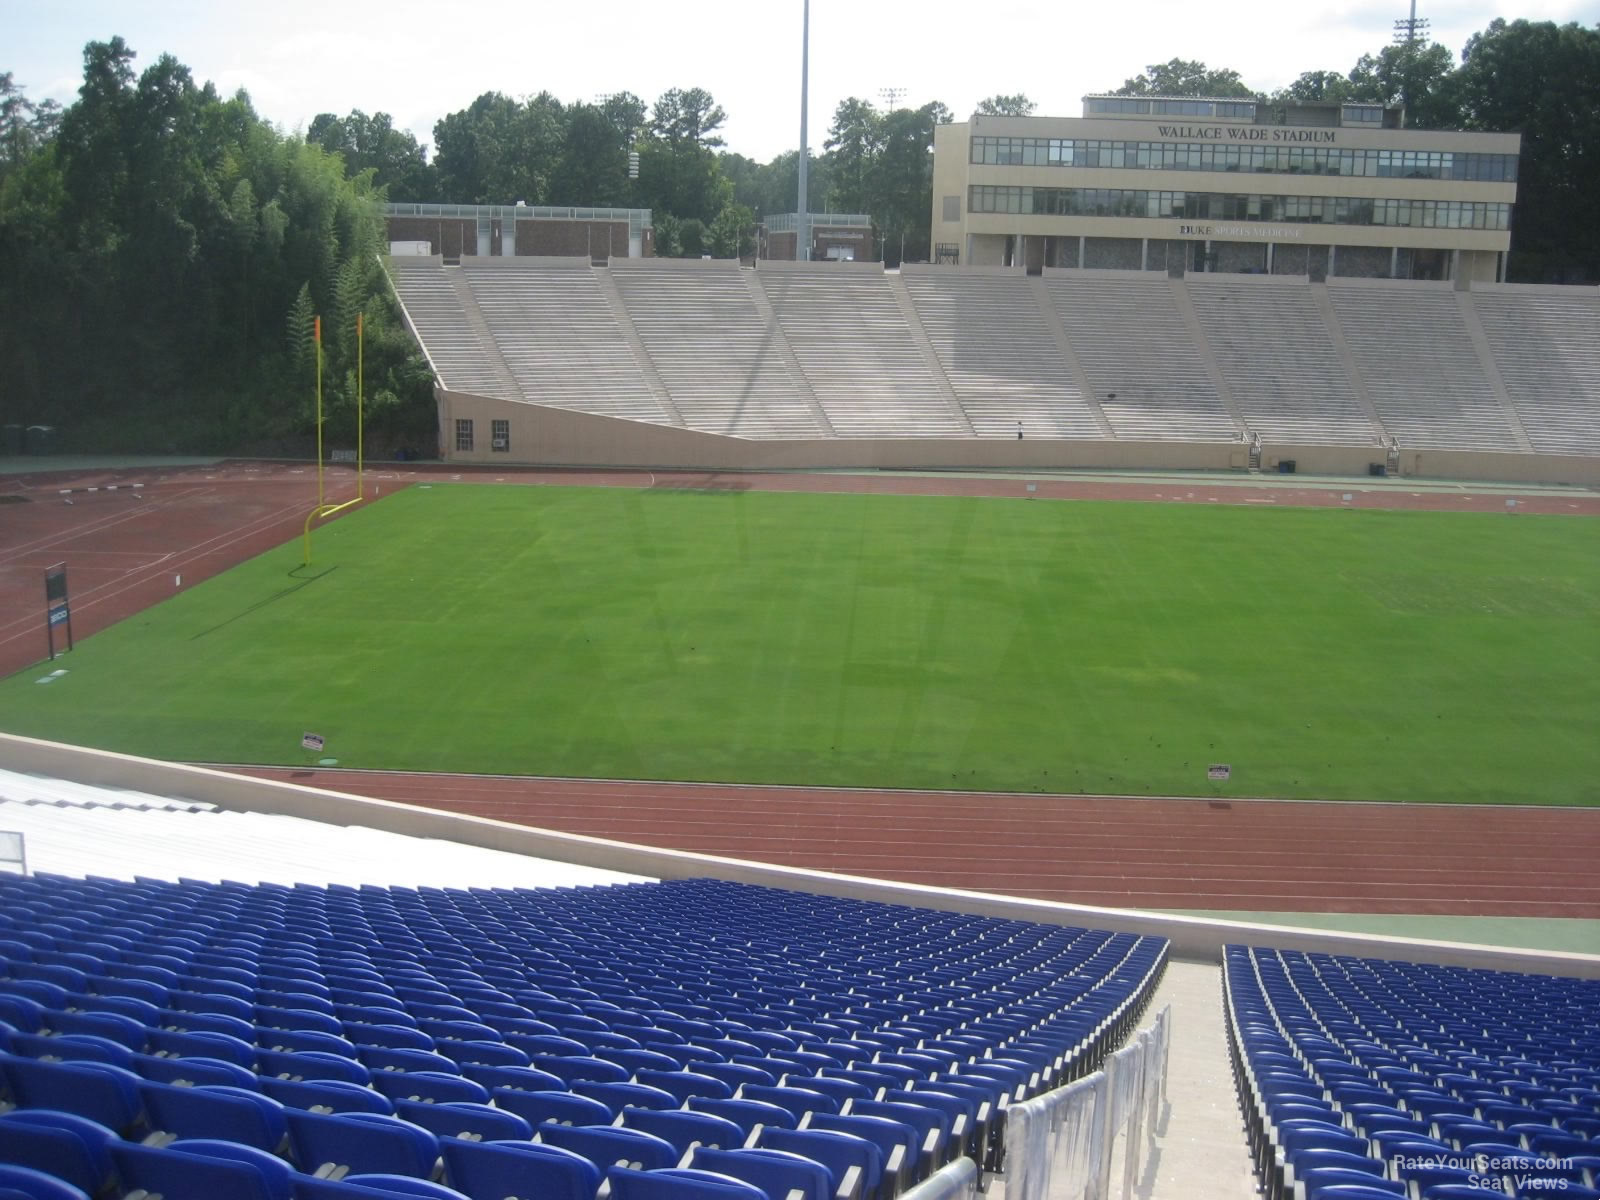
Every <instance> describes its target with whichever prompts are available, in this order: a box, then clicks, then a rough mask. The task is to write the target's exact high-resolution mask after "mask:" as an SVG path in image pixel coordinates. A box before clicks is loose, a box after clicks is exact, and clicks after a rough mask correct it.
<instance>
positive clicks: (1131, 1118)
mask: <svg viewBox="0 0 1600 1200" xmlns="http://www.w3.org/2000/svg"><path fill="white" fill-rule="evenodd" d="M1171 1029H1172V1009H1171V1006H1170V1005H1169V1006H1168V1007H1166V1008H1163V1009H1162V1010H1161V1012H1160V1013H1158V1014H1157V1015H1156V1019H1155V1023H1154V1024H1152V1025H1151V1026H1150V1027H1149V1028H1148V1029H1143V1030H1140V1032H1139V1033H1138V1034H1136V1035H1135V1036H1134V1039H1133V1041H1132V1042H1131V1043H1130V1044H1129V1045H1127V1046H1125V1047H1123V1048H1122V1049H1121V1050H1118V1051H1117V1052H1116V1053H1115V1054H1113V1055H1112V1056H1111V1059H1110V1061H1109V1062H1108V1063H1107V1064H1106V1067H1105V1069H1104V1070H1102V1071H1096V1072H1095V1073H1094V1074H1092V1075H1086V1076H1084V1078H1082V1079H1079V1080H1076V1081H1075V1082H1073V1083H1070V1084H1068V1085H1067V1086H1066V1087H1060V1088H1057V1089H1055V1091H1053V1092H1046V1093H1045V1094H1044V1095H1042V1096H1036V1097H1035V1098H1034V1099H1032V1100H1025V1101H1023V1102H1022V1103H1020V1104H1013V1105H1012V1106H1011V1107H1010V1108H1008V1109H1007V1110H1006V1159H1005V1161H1006V1200H1046V1197H1054V1198H1055V1200H1079V1198H1080V1197H1082V1198H1083V1200H1109V1197H1110V1196H1111V1185H1112V1179H1111V1175H1112V1163H1113V1159H1114V1157H1115V1150H1116V1143H1117V1139H1118V1138H1119V1137H1121V1138H1122V1139H1123V1145H1122V1181H1121V1189H1120V1191H1119V1193H1118V1194H1119V1195H1120V1196H1121V1197H1122V1200H1127V1198H1128V1197H1129V1196H1131V1195H1132V1194H1133V1189H1134V1184H1135V1181H1136V1180H1137V1179H1138V1176H1139V1173H1140V1170H1141V1169H1142V1167H1143V1164H1144V1160H1145V1158H1146V1157H1147V1154H1148V1150H1149V1143H1150V1141H1151V1140H1152V1139H1153V1138H1154V1137H1155V1133H1156V1127H1157V1124H1158V1121H1159V1119H1160V1117H1161V1113H1162V1107H1163V1105H1164V1104H1165V1102H1166V1091H1167V1049H1168V1043H1169V1040H1170V1037H1171Z"/></svg>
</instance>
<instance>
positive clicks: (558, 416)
mask: <svg viewBox="0 0 1600 1200" xmlns="http://www.w3.org/2000/svg"><path fill="white" fill-rule="evenodd" d="M875 265H876V264H868V266H875ZM762 269H763V270H766V269H767V268H766V267H763V268H762ZM819 269H828V268H819ZM437 395H438V400H439V417H440V426H439V427H440V428H441V429H444V430H452V429H454V428H455V424H454V422H455V421H456V420H457V419H458V418H465V419H470V420H472V421H474V422H475V423H476V427H475V432H476V433H477V434H478V436H477V437H476V438H475V439H474V444H475V445H476V446H478V447H479V449H477V450H474V451H472V452H471V453H459V454H458V453H456V452H455V451H454V450H453V449H452V448H450V447H449V446H447V447H446V448H445V455H444V457H445V458H446V459H448V461H450V462H459V463H490V462H492V463H495V464H496V465H500V466H504V465H506V456H505V455H504V454H500V455H496V454H494V453H493V452H492V451H491V450H490V449H489V443H488V439H487V436H486V435H487V432H488V428H489V426H488V422H489V421H491V420H495V419H499V420H509V421H510V422H511V444H512V445H513V446H515V447H516V448H517V449H516V458H517V460H518V461H519V462H532V463H540V464H545V465H552V466H611V467H661V468H670V469H687V470H727V471H762V470H787V469H796V468H826V467H841V468H849V467H868V468H871V467H878V468H887V469H901V470H915V469H917V468H924V467H927V468H940V467H948V468H983V469H990V470H1017V471H1025V470H1029V469H1038V470H1050V469H1061V468H1071V467H1080V468H1107V469H1111V468H1137V467H1150V466H1165V467H1169V468H1173V469H1178V470H1192V471H1225V470H1228V469H1229V468H1230V467H1242V466H1244V456H1245V449H1244V446H1243V445H1242V444H1240V443H1238V442H1129V441H1110V440H1106V441H1082V442H1070V441H1060V440H1053V439H1048V438H1026V439H1024V440H1023V441H1020V442H1019V441H1017V440H1016V439H1015V438H827V439H819V440H815V441H811V440H806V441H799V440H796V441H753V440H748V439H745V438H731V437H722V436H720V435H718V434H712V433H700V432H697V431H695V430H691V429H676V428H673V427H670V426H665V425H646V424H643V423H642V422H638V421H624V420H618V419H616V418H613V417H600V416H594V415H592V414H589V413H577V412H568V411H566V410H564V409H556V408H544V407H541V406H540V405H536V404H525V403H518V402H517V401H514V400H497V399H493V398H491V397H485V396H474V395H471V394H469V393H466V392H451V391H440V392H438V393H437Z"/></svg>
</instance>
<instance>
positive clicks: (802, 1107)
mask: <svg viewBox="0 0 1600 1200" xmlns="http://www.w3.org/2000/svg"><path fill="white" fill-rule="evenodd" d="M737 1098H738V1099H740V1100H759V1101H761V1102H762V1103H763V1104H776V1105H777V1106H778V1107H779V1108H786V1109H788V1110H789V1111H790V1112H791V1113H793V1114H794V1115H795V1116H796V1117H797V1118H800V1117H804V1116H805V1115H806V1114H807V1113H813V1112H830V1113H836V1112H838V1111H839V1108H840V1104H839V1102H838V1101H837V1100H835V1099H834V1098H833V1097H832V1096H825V1095H823V1094H822V1093H821V1092H814V1091H810V1090H809V1089H806V1088H801V1087H792V1086H791V1087H762V1086H761V1085H760V1084H746V1085H745V1086H744V1087H742V1088H740V1089H739V1095H738V1097H737Z"/></svg>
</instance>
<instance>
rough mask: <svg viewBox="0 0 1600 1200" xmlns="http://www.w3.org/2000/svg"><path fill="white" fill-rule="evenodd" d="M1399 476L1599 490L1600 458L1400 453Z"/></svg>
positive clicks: (1467, 452) (1488, 452) (1482, 452)
mask: <svg viewBox="0 0 1600 1200" xmlns="http://www.w3.org/2000/svg"><path fill="white" fill-rule="evenodd" d="M1400 473H1401V474H1402V475H1420V476H1427V477H1430V478H1433V479H1479V480H1483V481H1485V482H1490V481H1501V482H1511V483H1552V484H1581V485H1584V486H1587V487H1595V486H1600V456H1597V455H1592V454H1501V453H1496V452H1494V451H1491V450H1479V451H1472V450H1404V449H1402V450H1401V451H1400Z"/></svg>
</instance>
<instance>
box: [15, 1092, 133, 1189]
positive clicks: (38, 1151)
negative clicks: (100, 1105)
mask: <svg viewBox="0 0 1600 1200" xmlns="http://www.w3.org/2000/svg"><path fill="white" fill-rule="evenodd" d="M117 1140H118V1139H117V1135H116V1134H114V1133H112V1132H111V1130H109V1129H107V1128H106V1127H105V1126H104V1125H100V1124H97V1123H96V1122H94V1121H91V1120H89V1119H88V1118H86V1117H79V1116H74V1115H73V1114H71V1113H63V1112H56V1111H54V1110H53V1109H46V1108H22V1109H16V1110H14V1111H12V1112H8V1113H0V1162H5V1163H10V1164H11V1165H13V1166H19V1167H31V1168H32V1169H34V1170H36V1171H43V1172H45V1173H46V1174H48V1175H54V1176H56V1177H57V1178H59V1179H63V1180H65V1181H66V1182H67V1183H70V1184H72V1186H73V1187H76V1188H79V1189H81V1190H82V1191H84V1192H87V1193H88V1194H89V1195H91V1196H97V1195H99V1194H101V1193H102V1192H103V1191H105V1190H106V1187H107V1185H108V1184H109V1183H110V1181H111V1154H110V1147H111V1143H112V1142H114V1141H117Z"/></svg>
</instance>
